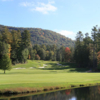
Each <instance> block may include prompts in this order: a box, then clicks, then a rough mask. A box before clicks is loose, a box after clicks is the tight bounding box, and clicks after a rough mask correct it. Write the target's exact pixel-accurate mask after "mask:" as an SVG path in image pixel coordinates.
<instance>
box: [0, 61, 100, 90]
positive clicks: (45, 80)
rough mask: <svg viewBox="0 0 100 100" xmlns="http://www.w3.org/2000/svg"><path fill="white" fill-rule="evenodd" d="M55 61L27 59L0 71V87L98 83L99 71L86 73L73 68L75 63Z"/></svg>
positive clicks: (38, 86)
mask: <svg viewBox="0 0 100 100" xmlns="http://www.w3.org/2000/svg"><path fill="white" fill-rule="evenodd" d="M57 63H58V62H56V61H54V62H53V61H42V60H40V61H38V60H34V61H30V60H29V61H28V63H26V64H18V65H16V66H13V69H12V70H11V71H6V74H3V71H0V89H7V88H22V87H32V88H43V87H50V86H69V85H70V84H90V83H91V84H93V83H100V73H86V72H82V71H83V70H84V71H86V69H83V70H81V69H78V68H75V67H74V65H75V64H70V63H69V64H67V65H63V66H58V65H57ZM43 64H45V65H44V66H45V68H39V67H43ZM30 67H31V68H30ZM23 68H26V69H23Z"/></svg>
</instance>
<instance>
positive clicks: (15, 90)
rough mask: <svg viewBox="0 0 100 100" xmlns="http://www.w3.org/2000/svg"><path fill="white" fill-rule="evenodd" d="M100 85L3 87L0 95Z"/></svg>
mask: <svg viewBox="0 0 100 100" xmlns="http://www.w3.org/2000/svg"><path fill="white" fill-rule="evenodd" d="M96 85H100V83H94V84H77V85H74V84H70V85H68V86H52V87H42V88H28V87H27V88H24V87H20V88H8V89H1V90H0V95H14V94H26V93H35V94H36V93H41V92H50V91H58V90H64V89H72V88H81V87H89V86H96Z"/></svg>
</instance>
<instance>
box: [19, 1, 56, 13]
mask: <svg viewBox="0 0 100 100" xmlns="http://www.w3.org/2000/svg"><path fill="white" fill-rule="evenodd" d="M54 3H55V2H54V1H52V2H48V3H47V4H45V3H42V2H37V4H34V3H33V2H22V3H21V4H20V5H21V6H24V7H31V8H30V10H31V11H38V12H41V13H43V14H48V13H49V12H54V11H56V10H57V7H55V6H54V5H53V4H54Z"/></svg>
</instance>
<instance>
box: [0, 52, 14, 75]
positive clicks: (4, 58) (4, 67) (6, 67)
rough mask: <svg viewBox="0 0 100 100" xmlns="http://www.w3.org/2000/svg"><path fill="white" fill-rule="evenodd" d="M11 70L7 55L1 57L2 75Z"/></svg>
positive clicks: (0, 67)
mask: <svg viewBox="0 0 100 100" xmlns="http://www.w3.org/2000/svg"><path fill="white" fill-rule="evenodd" d="M11 68H12V67H11V60H10V58H9V56H8V55H7V54H6V55H3V56H2V59H0V69H1V70H4V74H5V70H10V69H11Z"/></svg>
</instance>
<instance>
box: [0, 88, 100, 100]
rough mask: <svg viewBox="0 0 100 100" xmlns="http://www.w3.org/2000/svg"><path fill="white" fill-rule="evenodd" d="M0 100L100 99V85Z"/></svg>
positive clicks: (7, 97)
mask: <svg viewBox="0 0 100 100" xmlns="http://www.w3.org/2000/svg"><path fill="white" fill-rule="evenodd" d="M0 98H1V99H0V100H100V86H92V87H83V88H75V89H67V90H63V91H56V92H50V93H43V94H38V95H34V94H33V95H31V96H24V97H14V96H13V97H12V96H11V97H10V96H6V97H2V96H1V97H0Z"/></svg>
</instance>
